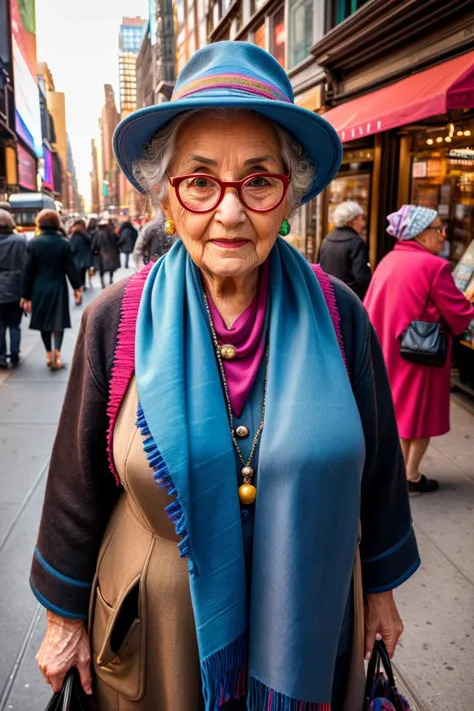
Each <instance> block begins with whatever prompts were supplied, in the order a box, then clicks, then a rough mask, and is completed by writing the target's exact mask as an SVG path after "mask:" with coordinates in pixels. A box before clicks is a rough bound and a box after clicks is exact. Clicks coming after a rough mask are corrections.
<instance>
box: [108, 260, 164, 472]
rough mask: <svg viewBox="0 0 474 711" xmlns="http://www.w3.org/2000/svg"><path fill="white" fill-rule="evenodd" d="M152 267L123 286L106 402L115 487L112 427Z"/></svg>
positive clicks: (128, 377) (124, 387) (123, 392)
mask: <svg viewBox="0 0 474 711" xmlns="http://www.w3.org/2000/svg"><path fill="white" fill-rule="evenodd" d="M153 266H154V262H149V263H148V264H147V265H146V266H145V267H143V269H141V270H140V271H139V272H137V273H136V274H134V275H133V276H132V277H130V279H129V280H128V283H127V286H126V287H125V292H124V295H123V300H122V306H121V309H120V322H119V327H118V331H117V345H116V347H115V353H114V364H113V366H112V377H111V379H110V388H109V401H108V405H107V417H108V419H109V429H108V430H107V454H108V458H109V467H110V470H111V472H112V473H113V475H114V477H115V481H116V482H117V486H121V481H120V477H119V475H118V472H117V468H116V466H115V462H114V447H113V440H114V430H115V425H116V424H117V418H118V414H119V412H120V407H121V405H122V402H123V399H124V397H125V395H126V394H127V390H128V386H129V384H130V381H131V379H132V377H133V373H134V372H135V331H136V325H137V316H138V309H139V308H140V300H141V296H142V292H143V287H144V286H145V281H146V279H147V276H148V274H149V273H150V271H151V269H152V268H153Z"/></svg>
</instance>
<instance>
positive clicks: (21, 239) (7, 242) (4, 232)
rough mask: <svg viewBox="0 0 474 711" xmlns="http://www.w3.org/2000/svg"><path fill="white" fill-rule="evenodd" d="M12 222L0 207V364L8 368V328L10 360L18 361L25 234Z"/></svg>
mask: <svg viewBox="0 0 474 711" xmlns="http://www.w3.org/2000/svg"><path fill="white" fill-rule="evenodd" d="M14 230H15V223H14V221H13V218H12V216H11V215H10V213H9V212H7V211H6V210H2V209H0V368H7V367H8V363H7V341H6V335H7V329H9V331H10V363H11V365H12V366H13V367H16V366H17V365H18V364H19V362H20V341H21V328H20V324H21V317H22V316H23V311H22V309H21V308H20V298H21V275H22V272H23V267H24V265H25V259H26V237H25V235H19V234H15V232H14Z"/></svg>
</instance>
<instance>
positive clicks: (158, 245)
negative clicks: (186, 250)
mask: <svg viewBox="0 0 474 711" xmlns="http://www.w3.org/2000/svg"><path fill="white" fill-rule="evenodd" d="M175 241H176V240H175V238H174V237H173V236H171V235H168V234H166V231H165V218H164V216H163V215H162V214H161V215H160V216H159V217H155V219H153V220H151V221H150V222H147V224H146V225H144V226H143V227H142V229H141V230H140V234H139V236H138V239H137V241H136V244H135V249H134V251H133V259H134V260H135V266H136V268H137V269H141V268H142V267H143V266H144V265H145V264H148V262H149V261H150V260H151V259H159V258H160V257H162V256H163V255H164V254H166V252H168V251H169V250H170V249H171V247H172V246H173V244H174V242H175Z"/></svg>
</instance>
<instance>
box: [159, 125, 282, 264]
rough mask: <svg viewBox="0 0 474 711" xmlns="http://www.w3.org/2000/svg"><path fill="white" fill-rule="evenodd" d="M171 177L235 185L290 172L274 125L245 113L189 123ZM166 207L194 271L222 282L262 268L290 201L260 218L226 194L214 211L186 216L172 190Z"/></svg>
mask: <svg viewBox="0 0 474 711" xmlns="http://www.w3.org/2000/svg"><path fill="white" fill-rule="evenodd" d="M168 172H169V175H170V176H171V177H177V176H181V175H190V174H193V173H200V174H202V173H205V174H207V175H210V176H213V177H217V178H219V179H220V180H228V181H235V180H241V179H243V178H246V177H248V176H250V175H253V174H255V173H275V174H286V173H287V170H286V167H285V166H284V164H283V161H282V158H281V154H280V149H279V144H278V138H277V134H276V132H275V131H274V129H273V127H272V125H271V124H270V123H269V122H268V121H266V120H265V119H264V118H261V117H259V116H257V115H256V114H251V113H244V112H242V113H241V114H239V116H238V118H237V117H236V120H235V122H234V121H230V120H227V119H225V118H224V119H222V118H219V117H215V116H214V117H213V116H211V117H207V118H206V116H205V115H202V116H196V117H193V118H192V119H190V121H189V122H188V123H185V124H184V126H183V127H182V129H181V131H180V132H179V133H178V137H177V146H176V153H175V155H174V157H173V160H172V162H171V165H170V167H169V169H168ZM204 182H205V181H204ZM202 184H204V183H201V182H200V183H199V185H202ZM162 207H163V211H164V213H165V215H166V217H167V219H170V218H171V219H173V220H174V222H175V225H176V232H177V234H178V235H179V236H180V237H181V238H182V240H183V242H184V244H185V247H186V249H187V250H188V252H189V254H190V256H191V258H192V260H193V261H194V263H195V264H196V266H197V267H199V268H200V269H202V270H203V271H204V272H206V273H208V274H210V275H213V276H217V277H220V278H228V277H241V276H245V275H246V274H247V273H250V272H252V271H253V270H254V269H255V268H257V267H258V266H259V265H260V264H263V262H264V261H265V260H266V258H267V256H268V255H269V253H270V250H271V249H272V247H273V245H274V243H275V240H276V238H277V236H278V232H279V228H280V225H281V222H282V220H283V219H285V218H287V217H288V207H287V200H286V198H285V199H284V200H283V202H282V203H281V205H279V206H278V207H276V208H275V209H274V210H272V211H271V212H266V213H258V212H253V211H252V210H250V209H248V208H247V207H245V206H244V205H243V204H242V202H241V201H240V199H239V196H238V193H237V190H236V189H235V188H227V190H226V192H225V195H224V198H223V200H222V202H221V203H220V204H219V205H218V206H217V207H216V208H215V209H214V210H212V211H211V212H205V213H201V214H197V213H193V212H189V211H188V210H186V209H185V208H184V207H183V206H182V205H181V204H180V202H179V200H178V197H177V195H176V192H175V189H174V188H173V187H172V186H171V185H168V197H167V199H166V200H165V202H164V204H163V206H162Z"/></svg>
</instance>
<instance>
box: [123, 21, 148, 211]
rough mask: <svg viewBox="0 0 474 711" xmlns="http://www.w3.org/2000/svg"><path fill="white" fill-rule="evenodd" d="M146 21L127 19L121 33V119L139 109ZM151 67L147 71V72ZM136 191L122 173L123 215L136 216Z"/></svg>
mask: <svg viewBox="0 0 474 711" xmlns="http://www.w3.org/2000/svg"><path fill="white" fill-rule="evenodd" d="M146 25H147V22H146V20H143V19H142V18H141V17H124V18H123V20H122V24H121V25H120V33H119V78H120V118H121V119H124V118H125V117H126V116H128V115H129V114H130V113H131V112H132V111H135V109H136V108H137V56H138V53H139V50H140V46H141V43H142V39H143V34H144V30H145V27H146ZM149 70H150V67H149V68H148V71H149ZM136 195H137V193H136V190H135V189H134V188H132V186H131V185H130V183H129V182H128V181H127V180H126V179H125V176H124V175H122V174H121V173H120V174H119V176H118V198H119V200H118V202H119V205H118V206H117V207H119V210H120V213H121V214H123V215H130V216H132V217H134V216H135V215H136V212H137V209H136V202H137V200H136Z"/></svg>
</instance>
